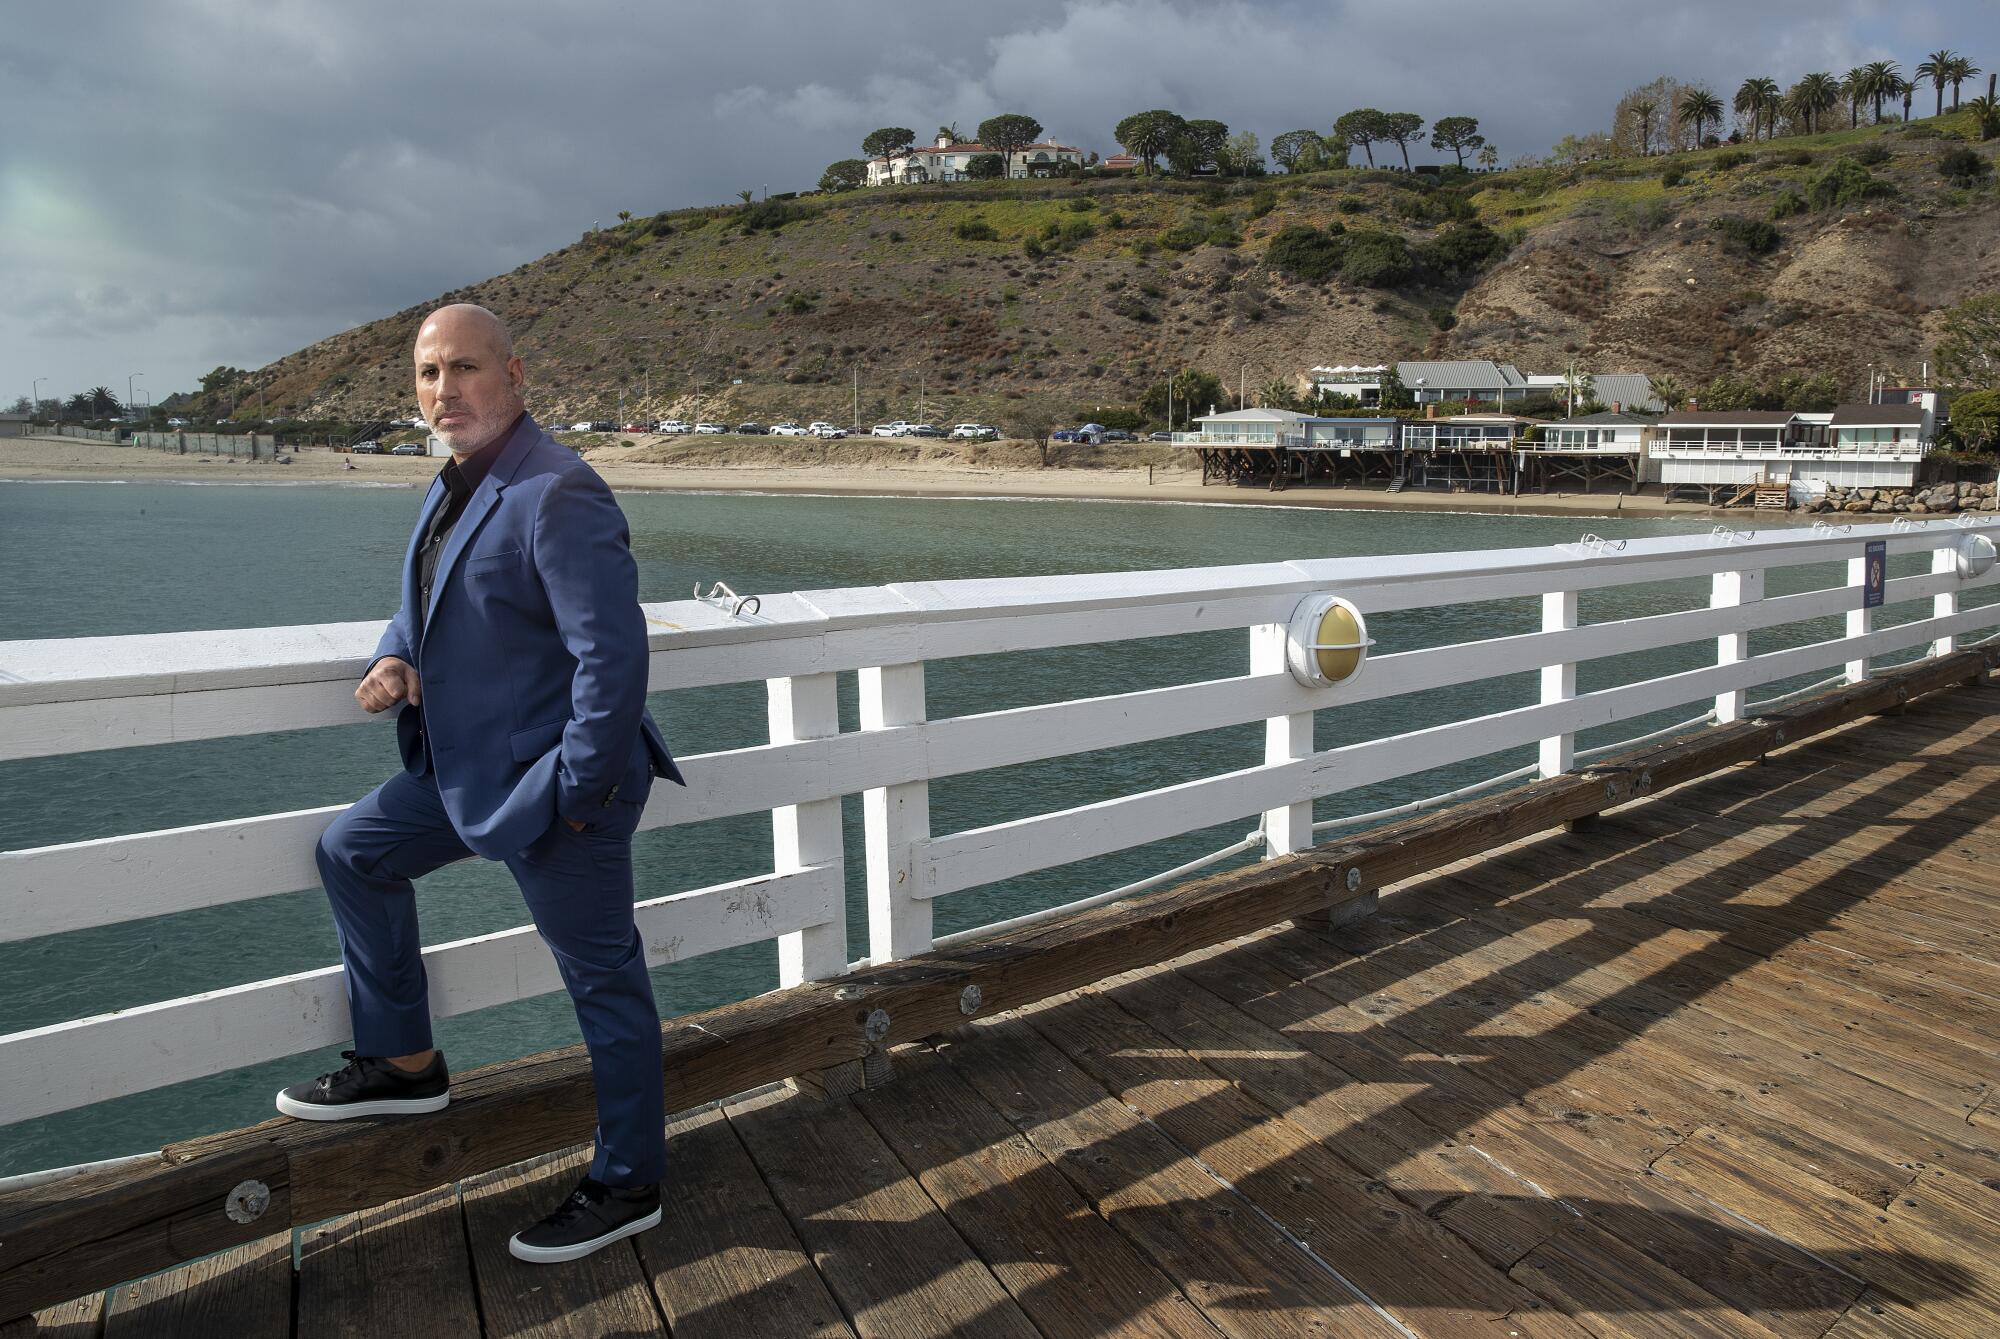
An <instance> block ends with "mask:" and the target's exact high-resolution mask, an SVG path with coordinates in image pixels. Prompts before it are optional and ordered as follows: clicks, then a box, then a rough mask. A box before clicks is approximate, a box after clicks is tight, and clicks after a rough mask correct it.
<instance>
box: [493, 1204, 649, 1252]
mask: <svg viewBox="0 0 2000 1339" xmlns="http://www.w3.org/2000/svg"><path fill="white" fill-rule="evenodd" d="M659 1225H660V1211H659V1210H658V1209H655V1210H653V1211H652V1212H651V1213H649V1214H647V1215H646V1216H645V1217H644V1218H634V1219H633V1220H632V1221H631V1222H629V1223H627V1224H626V1225H625V1226H623V1227H621V1228H617V1229H615V1230H613V1231H610V1232H607V1233H605V1234H604V1235H603V1236H601V1237H592V1238H591V1239H590V1240H589V1241H580V1242H578V1243H576V1245H574V1246H529V1245H527V1244H525V1243H524V1242H522V1240H521V1238H520V1236H519V1235H518V1234H517V1235H515V1236H512V1237H509V1238H507V1253H508V1254H510V1255H512V1256H513V1257H514V1258H515V1259H516V1260H526V1261H527V1262H528V1263H529V1264H531V1265H559V1264H562V1263H563V1262H564V1261H565V1260H581V1259H583V1257H584V1256H586V1255H589V1254H590V1253H591V1252H592V1251H598V1250H602V1249H604V1248H605V1247H606V1246H609V1245H610V1244H611V1243H612V1242H614V1241H623V1240H625V1238H627V1237H636V1236H638V1235H639V1234H640V1233H641V1232H644V1231H645V1230H646V1229H647V1228H649V1227H658V1226H659Z"/></svg>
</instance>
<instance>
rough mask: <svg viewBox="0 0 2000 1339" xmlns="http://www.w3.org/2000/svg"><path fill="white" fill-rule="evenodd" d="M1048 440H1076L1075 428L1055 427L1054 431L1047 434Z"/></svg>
mask: <svg viewBox="0 0 2000 1339" xmlns="http://www.w3.org/2000/svg"><path fill="white" fill-rule="evenodd" d="M1049 440H1050V441H1052V442H1074V441H1076V440H1077V436H1076V429H1075V428H1057V429H1056V430H1055V431H1054V432H1052V433H1050V434H1049Z"/></svg>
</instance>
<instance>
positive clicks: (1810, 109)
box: [1785, 70, 1840, 135]
mask: <svg viewBox="0 0 2000 1339" xmlns="http://www.w3.org/2000/svg"><path fill="white" fill-rule="evenodd" d="M1839 102H1840V81H1839V80H1838V79H1835V78H1834V77H1833V76H1832V75H1831V74H1828V73H1826V72H1825V71H1823V70H1821V71H1816V72H1815V73H1812V74H1809V75H1807V76H1806V77H1805V78H1803V79H1801V80H1799V82H1797V83H1796V84H1793V85H1792V91H1791V92H1790V93H1788V94H1786V95H1785V103H1786V110H1787V111H1789V112H1790V113H1791V114H1792V115H1793V116H1796V117H1798V118H1799V119H1800V120H1801V121H1804V122H1805V126H1806V133H1807V134H1808V135H1810V134H1812V133H1813V132H1814V131H1815V130H1816V129H1817V128H1818V126H1819V116H1820V113H1821V112H1824V111H1826V110H1828V109H1829V108H1831V107H1834V106H1836V105H1838V103H1839Z"/></svg>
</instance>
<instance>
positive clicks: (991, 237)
mask: <svg viewBox="0 0 2000 1339" xmlns="http://www.w3.org/2000/svg"><path fill="white" fill-rule="evenodd" d="M951 233H952V236H954V237H956V238H958V239H959V240H960V241H962V242H997V241H999V240H1000V234H999V233H997V232H995V231H994V230H993V225H992V224H990V223H988V222H987V221H986V220H985V219H960V220H959V221H958V222H957V223H955V224H953V225H952V229H951Z"/></svg>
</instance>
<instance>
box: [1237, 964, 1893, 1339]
mask: <svg viewBox="0 0 2000 1339" xmlns="http://www.w3.org/2000/svg"><path fill="white" fill-rule="evenodd" d="M1302 939H1310V935H1308V933H1306V931H1298V933H1294V935H1284V937H1272V939H1268V941H1262V943H1258V945H1254V947H1256V951H1258V953H1260V955H1264V957H1268V959H1270V961H1272V963H1286V961H1296V959H1288V957H1286V951H1288V949H1290V945H1292V943H1296V941H1302ZM1302 989H1308V991H1310V989H1312V985H1304V987H1302ZM1394 1029H1396V1025H1394V1021H1390V1023H1388V1027H1386V1031H1390V1033H1394ZM1436 1081H1440V1083H1446V1081H1450V1083H1458V1085H1460V1087H1464V1089H1466V1091H1468V1093H1474V1095H1476V1093H1478V1091H1480V1089H1486V1091H1488V1093H1494V1099H1492V1101H1490V1103H1488V1105H1490V1107H1492V1109H1490V1113H1488V1115H1486V1117H1484V1119H1480V1121H1478V1123H1476V1125H1474V1127H1470V1129H1468V1131H1466V1133H1464V1135H1462V1137H1464V1143H1466V1145H1468V1147H1472V1149H1476V1151H1480V1153H1482V1155H1484V1157H1490V1159H1492V1161H1494V1163H1496V1165H1500V1167H1506V1169H1508V1171H1510V1173H1514V1175H1518V1177H1520V1179H1522V1181H1524V1183H1528V1185H1532V1187H1536V1191H1540V1193H1544V1195H1550V1197H1554V1199H1556V1201H1558V1203H1562V1205H1564V1207H1566V1211H1568V1213H1572V1215H1578V1217H1580V1219H1584V1221H1586V1223H1590V1225H1592V1227H1596V1229H1602V1231H1608V1233H1614V1235H1618V1237H1622V1239H1624V1241H1626V1243H1628V1245H1632V1247H1636V1249H1640V1251H1644V1253H1646V1255H1648V1257H1652V1259H1654V1261H1658V1267H1664V1269H1672V1271H1674V1273H1680V1275H1684V1277H1686V1279H1690V1281H1696V1283H1698V1285H1700V1287H1702V1289H1704V1291H1706V1293H1710V1295H1714V1297H1722V1299H1726V1301H1728V1303H1734V1305H1736V1307H1738V1309H1742V1311H1746V1313H1752V1315H1756V1317H1758V1319H1760V1321H1762V1323H1764V1325H1766V1327H1770V1329H1774V1331H1778V1333H1788V1335H1806V1337H1816V1335H1818V1333H1820V1331H1822V1329H1824V1327H1826V1325H1828V1323H1830V1321H1832V1319H1834V1317H1838V1315H1840V1311H1842V1307H1846V1303H1848V1301H1850V1299H1852V1297H1854V1293H1856V1287H1854V1285H1850V1281H1848V1279H1844V1277H1840V1275H1836V1273H1834V1271H1830V1269H1826V1267H1824V1265H1820V1263H1818V1261H1814V1259H1810V1257H1806V1255H1802V1253H1798V1251H1794V1249H1790V1247H1786V1245H1784V1243H1778V1241H1770V1239H1764V1237H1758V1235H1756V1233H1744V1231H1742V1229H1740V1225H1736V1223H1730V1221H1724V1217H1722V1215H1718V1213H1714V1209H1712V1205H1708V1203H1706V1201H1704V1199H1700V1197H1698V1195H1690V1193H1686V1191H1682V1189H1680V1187H1676V1185H1672V1183H1662V1181H1658V1179H1656V1177H1650V1175H1648V1167H1650V1163H1652V1159H1654V1157H1656V1155H1658V1153H1662V1151H1666V1147H1672V1137H1670V1135H1668V1137H1666V1139H1658V1135H1660V1133H1664V1131H1658V1129H1654V1133H1656V1143H1652V1147H1650V1151H1648V1147H1638V1149H1632V1143H1630V1139H1628V1137H1624V1125H1622V1121H1618V1119H1568V1115H1570V1113H1562V1115H1560V1117H1550V1115H1538V1113H1522V1111H1520V1107H1518V1103H1516V1101H1512V1097H1510V1095H1508V1093H1500V1091H1498V1089H1492V1087H1490V1083H1492V1075H1488V1073H1484V1071H1482V1069H1480V1067H1474V1071H1448V1069H1438V1071H1436ZM1606 1133H1616V1135H1620V1137H1614V1139H1604V1135H1606ZM1482 1211H1484V1205H1480V1203H1478V1199H1476V1197H1468V1199H1464V1201H1458V1203H1454V1205H1448V1207H1446V1209H1444V1211H1442V1213H1440V1219H1442V1221H1444V1223H1446V1225H1448V1227H1454V1229H1458V1227H1460V1223H1466V1221H1468V1219H1470V1221H1472V1223H1478V1217H1480V1213H1482ZM1574 1221H1576V1219H1574V1217H1572V1219H1568V1223H1574ZM1660 1287H1664V1289H1666V1291H1674V1287H1676V1285H1672V1283H1660Z"/></svg>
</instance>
